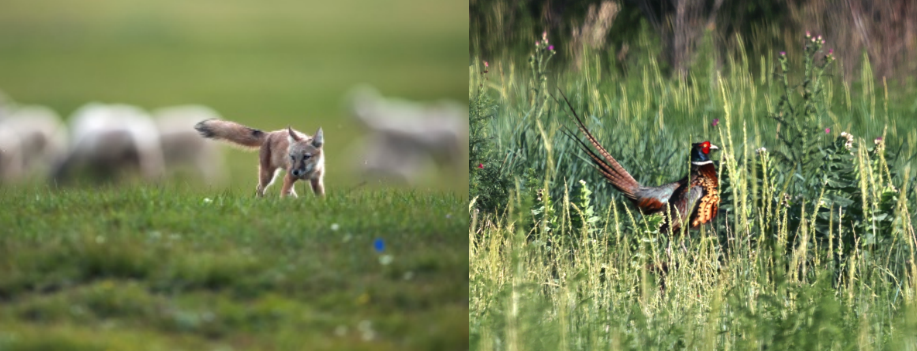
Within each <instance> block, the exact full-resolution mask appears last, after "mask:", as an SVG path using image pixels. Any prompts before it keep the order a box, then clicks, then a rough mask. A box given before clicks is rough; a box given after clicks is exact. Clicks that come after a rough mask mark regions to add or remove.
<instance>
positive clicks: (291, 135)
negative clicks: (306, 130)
mask: <svg viewBox="0 0 917 351" xmlns="http://www.w3.org/2000/svg"><path fill="white" fill-rule="evenodd" d="M287 132H288V133H289V135H287V140H289V141H290V143H291V144H292V143H295V142H297V141H300V140H302V138H300V137H299V135H297V134H296V132H294V131H293V127H290V126H287Z"/></svg>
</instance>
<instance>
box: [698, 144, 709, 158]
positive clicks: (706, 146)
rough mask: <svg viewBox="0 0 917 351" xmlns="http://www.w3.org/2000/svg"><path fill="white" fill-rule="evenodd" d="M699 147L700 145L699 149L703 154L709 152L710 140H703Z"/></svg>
mask: <svg viewBox="0 0 917 351" xmlns="http://www.w3.org/2000/svg"><path fill="white" fill-rule="evenodd" d="M700 147H701V149H700V151H701V152H703V153H704V155H707V154H710V142H709V141H705V142H703V143H701V144H700Z"/></svg>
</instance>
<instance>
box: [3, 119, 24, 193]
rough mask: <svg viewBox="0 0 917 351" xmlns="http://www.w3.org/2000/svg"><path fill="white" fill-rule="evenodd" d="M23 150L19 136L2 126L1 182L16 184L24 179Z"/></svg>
mask: <svg viewBox="0 0 917 351" xmlns="http://www.w3.org/2000/svg"><path fill="white" fill-rule="evenodd" d="M23 175H24V172H23V169H22V149H21V145H20V143H19V135H17V134H16V132H14V131H13V130H12V129H9V128H7V127H4V126H2V125H0V182H2V183H10V182H16V181H19V180H21V179H22V178H23Z"/></svg>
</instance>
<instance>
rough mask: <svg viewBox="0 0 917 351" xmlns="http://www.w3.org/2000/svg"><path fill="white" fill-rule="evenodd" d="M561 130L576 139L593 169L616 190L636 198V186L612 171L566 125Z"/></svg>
mask: <svg viewBox="0 0 917 351" xmlns="http://www.w3.org/2000/svg"><path fill="white" fill-rule="evenodd" d="M562 131H563V133H564V134H566V135H567V136H568V137H570V138H571V139H573V140H576V142H577V144H579V146H580V148H581V149H583V151H585V152H586V154H588V155H589V158H590V159H592V163H593V166H594V167H595V169H597V170H598V171H599V173H601V174H602V176H604V177H605V179H608V181H609V182H611V184H612V185H614V186H615V187H616V188H618V190H620V191H621V192H623V193H624V195H626V196H627V197H629V198H631V199H636V194H635V192H636V190H637V188H636V187H634V186H632V184H630V183H628V182H627V180H626V179H625V178H622V177H621V176H620V175H618V174H617V173H616V172H615V171H614V169H612V168H611V166H610V165H608V164H607V163H605V161H604V160H602V158H601V157H599V155H597V154H596V153H595V152H593V151H592V150H591V149H589V146H588V145H586V143H585V142H583V141H582V140H580V138H578V137H576V135H574V134H573V132H572V131H570V130H568V129H567V128H566V126H565V127H564V128H563V130H562Z"/></svg>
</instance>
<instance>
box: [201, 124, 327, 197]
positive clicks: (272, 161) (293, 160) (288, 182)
mask: <svg viewBox="0 0 917 351" xmlns="http://www.w3.org/2000/svg"><path fill="white" fill-rule="evenodd" d="M194 129H195V130H197V131H198V133H200V134H201V136H203V137H204V138H208V139H214V140H220V141H226V142H229V143H231V144H233V145H235V146H239V147H241V148H243V149H247V150H255V149H260V152H259V156H260V158H259V159H260V163H259V165H258V186H257V187H256V188H255V191H256V195H257V196H258V197H264V192H265V190H267V188H268V187H269V186H271V184H273V183H274V180H275V179H276V178H277V175H278V174H279V173H280V172H279V170H281V169H282V170H284V171H286V176H285V177H284V178H283V187H282V188H281V189H280V197H285V196H288V195H291V196H293V197H299V196H298V195H296V189H294V187H293V183H295V182H296V181H297V180H303V181H305V180H308V181H309V184H310V185H311V186H312V192H313V193H314V194H315V195H316V196H319V197H324V196H325V183H324V176H325V156H324V152H322V149H323V146H324V144H325V139H324V136H323V135H322V128H321V127H319V128H318V131H316V132H315V135H314V136H309V135H306V134H305V133H301V132H298V131H295V130H293V127H292V126H287V128H285V129H279V130H275V131H273V132H264V131H262V130H260V129H255V128H251V127H248V126H244V125H242V124H239V123H236V122H232V121H227V120H222V119H216V118H211V119H206V120H203V121H201V122H198V123H197V124H196V125H195V126H194Z"/></svg>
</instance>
